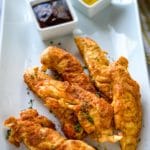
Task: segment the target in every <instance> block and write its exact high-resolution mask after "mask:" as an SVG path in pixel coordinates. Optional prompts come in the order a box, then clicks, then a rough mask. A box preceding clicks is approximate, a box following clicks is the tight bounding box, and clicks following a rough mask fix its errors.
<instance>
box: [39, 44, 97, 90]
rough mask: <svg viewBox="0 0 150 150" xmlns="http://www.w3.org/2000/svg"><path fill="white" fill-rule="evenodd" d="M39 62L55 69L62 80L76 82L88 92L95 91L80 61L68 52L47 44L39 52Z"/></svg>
mask: <svg viewBox="0 0 150 150" xmlns="http://www.w3.org/2000/svg"><path fill="white" fill-rule="evenodd" d="M41 63H42V64H43V65H44V66H46V67H47V68H49V69H52V70H55V71H57V72H58V73H59V74H60V75H61V76H62V78H63V79H64V81H68V82H69V83H73V84H77V85H78V86H80V87H82V88H83V89H85V90H88V91H90V92H96V90H95V87H94V86H93V84H92V82H91V81H90V78H89V77H88V76H87V75H86V74H85V73H84V71H83V68H82V66H81V64H80V62H79V61H78V60H77V59H76V58H75V57H74V56H73V55H71V54H70V53H68V52H66V51H64V50H62V49H60V48H58V47H54V46H49V47H48V48H47V49H45V50H44V52H43V53H42V54H41Z"/></svg>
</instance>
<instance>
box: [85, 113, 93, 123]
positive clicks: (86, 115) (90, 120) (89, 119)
mask: <svg viewBox="0 0 150 150" xmlns="http://www.w3.org/2000/svg"><path fill="white" fill-rule="evenodd" d="M83 114H84V116H85V118H86V119H87V120H88V121H89V122H90V123H91V124H94V120H93V118H92V117H91V116H90V115H89V114H88V113H87V112H83Z"/></svg>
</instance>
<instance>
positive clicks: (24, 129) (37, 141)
mask: <svg viewBox="0 0 150 150" xmlns="http://www.w3.org/2000/svg"><path fill="white" fill-rule="evenodd" d="M4 125H5V126H7V127H8V128H10V135H9V137H8V140H9V142H10V143H12V144H14V145H16V146H19V145H20V143H21V142H23V143H24V144H25V145H26V147H27V148H28V149H29V150H94V148H92V147H91V146H89V145H88V144H86V143H84V142H82V141H79V140H67V139H66V138H64V137H63V136H62V135H60V134H59V133H58V132H57V131H55V127H54V124H53V123H52V122H51V121H50V120H48V119H47V118H46V117H44V116H40V115H39V114H38V112H37V111H36V110H35V109H27V110H25V111H22V112H21V114H20V118H19V119H16V118H15V117H10V118H8V119H7V120H6V121H5V122H4Z"/></svg>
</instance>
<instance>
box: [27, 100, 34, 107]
mask: <svg viewBox="0 0 150 150" xmlns="http://www.w3.org/2000/svg"><path fill="white" fill-rule="evenodd" d="M33 101H34V100H33V99H30V101H29V102H28V104H29V109H32V108H33Z"/></svg>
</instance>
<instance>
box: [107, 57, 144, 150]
mask: <svg viewBox="0 0 150 150" xmlns="http://www.w3.org/2000/svg"><path fill="white" fill-rule="evenodd" d="M127 68H128V61H127V59H126V58H124V57H121V58H120V59H119V60H118V61H116V62H114V63H113V64H111V66H110V70H111V76H112V80H113V82H112V84H113V102H112V106H113V107H114V119H115V125H116V129H119V130H120V131H122V133H123V138H122V140H121V148H122V150H136V147H137V144H138V141H139V134H140V131H141V127H142V108H141V100H140V99H141V95H140V89H139V85H138V83H137V82H136V81H134V80H133V79H132V78H131V76H130V74H129V73H128V70H127Z"/></svg>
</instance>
